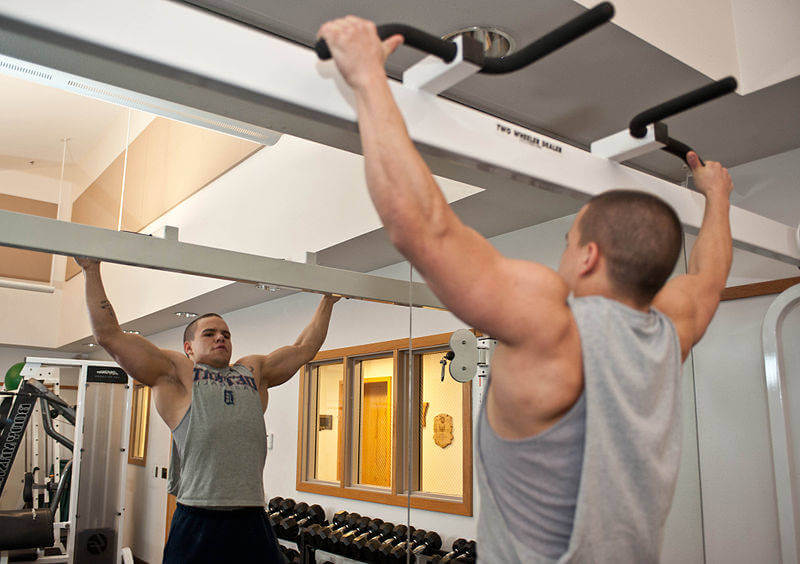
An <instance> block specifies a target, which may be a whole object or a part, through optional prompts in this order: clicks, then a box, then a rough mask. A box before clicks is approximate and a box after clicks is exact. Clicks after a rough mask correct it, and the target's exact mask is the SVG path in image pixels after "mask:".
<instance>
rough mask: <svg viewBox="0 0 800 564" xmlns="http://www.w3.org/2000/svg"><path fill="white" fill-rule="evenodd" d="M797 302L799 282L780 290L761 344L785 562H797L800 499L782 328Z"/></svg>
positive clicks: (799, 292) (762, 330)
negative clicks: (794, 484)
mask: <svg viewBox="0 0 800 564" xmlns="http://www.w3.org/2000/svg"><path fill="white" fill-rule="evenodd" d="M798 306H800V284H797V285H795V286H792V287H791V288H789V289H787V290H786V291H784V292H783V293H782V294H780V295H779V296H778V297H777V298H775V301H774V302H772V305H770V306H769V309H768V310H767V313H766V315H765V316H764V323H763V325H762V328H761V344H762V346H763V348H764V376H765V378H766V384H767V407H768V410H769V432H770V440H771V442H772V466H773V472H774V475H775V494H776V500H777V503H778V531H779V535H780V550H781V559H782V561H783V562H784V564H789V563H794V562H798V555H800V553H798V539H799V538H800V531H798V528H797V526H798V523H800V518H798V517H799V516H800V506H799V505H800V501H798V498H797V495H796V492H795V488H794V486H793V484H792V480H793V479H794V476H795V474H794V472H793V466H794V463H793V451H794V449H793V447H792V441H791V436H790V430H789V429H790V427H789V417H788V413H787V412H786V406H785V405H784V395H785V393H786V391H785V384H784V382H785V380H786V378H787V374H786V373H785V370H784V365H783V357H782V354H783V351H782V349H783V345H782V342H781V328H782V325H783V321H784V319H785V318H786V315H787V314H788V313H789V312H790V311H791V310H792V309H793V308H795V307H798Z"/></svg>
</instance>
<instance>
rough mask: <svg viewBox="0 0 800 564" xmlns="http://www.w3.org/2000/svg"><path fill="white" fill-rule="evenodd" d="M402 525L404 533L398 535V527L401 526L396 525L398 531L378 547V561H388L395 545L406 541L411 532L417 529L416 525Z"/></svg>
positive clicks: (376, 556)
mask: <svg viewBox="0 0 800 564" xmlns="http://www.w3.org/2000/svg"><path fill="white" fill-rule="evenodd" d="M402 527H403V531H402V535H399V536H398V532H397V529H398V528H399V527H395V531H396V532H395V534H393V535H392V536H391V537H389V538H388V539H386V540H385V541H384V542H382V543H381V545H380V546H379V547H378V552H377V553H376V554H375V558H376V560H375V561H376V562H387V561H388V558H389V555H391V554H392V550H393V549H394V547H395V546H397V545H398V544H400V543H401V542H404V541H406V540H407V539H408V536H409V533H410V534H411V535H413V534H414V531H415V529H414V527H410V528H407V527H406V526H405V525H403V526H402Z"/></svg>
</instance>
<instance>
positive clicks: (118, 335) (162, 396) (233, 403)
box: [77, 258, 338, 564]
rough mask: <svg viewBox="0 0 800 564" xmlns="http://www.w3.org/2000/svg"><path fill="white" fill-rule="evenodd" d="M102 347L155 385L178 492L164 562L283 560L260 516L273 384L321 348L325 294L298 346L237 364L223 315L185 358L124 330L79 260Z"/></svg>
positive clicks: (204, 324) (201, 320) (201, 327)
mask: <svg viewBox="0 0 800 564" xmlns="http://www.w3.org/2000/svg"><path fill="white" fill-rule="evenodd" d="M77 261H78V264H80V266H81V268H83V272H84V275H85V277H86V304H87V306H88V309H89V317H90V319H91V322H92V332H93V333H94V336H95V339H97V343H98V344H99V345H100V346H102V347H103V348H104V349H105V350H106V351H108V353H109V354H110V355H111V356H112V357H113V358H114V360H115V361H116V362H117V363H118V364H119V365H120V366H121V367H122V368H123V370H125V372H127V373H128V374H129V375H130V376H131V377H133V378H134V379H136V380H138V381H139V382H141V383H143V384H146V385H148V386H150V387H151V388H152V389H153V398H154V401H155V405H156V410H157V411H158V413H159V415H161V418H162V419H163V420H164V422H165V423H166V424H167V426H169V428H170V430H171V431H172V438H173V445H172V460H171V462H170V480H169V486H168V491H169V493H172V494H174V495H175V496H177V500H178V506H177V509H176V510H175V513H174V515H173V517H172V525H171V527H170V532H169V538H168V539H167V544H166V546H165V548H164V563H165V564H173V563H175V564H177V563H206V562H208V563H211V562H214V563H216V562H256V561H258V562H284V561H285V559H284V558H283V556H282V555H281V553H280V551H279V549H278V545H277V542H276V540H275V537H274V535H273V532H272V529H271V527H270V524H269V521H268V520H267V516H266V513H265V512H264V484H263V471H264V462H265V460H266V455H267V436H266V428H265V426H264V412H265V411H266V409H267V402H268V400H269V388H271V387H273V386H279V385H281V384H283V383H284V382H286V381H287V380H289V379H290V378H291V377H292V376H293V375H294V374H295V373H296V372H297V371H298V370H299V369H300V367H301V366H303V365H304V364H306V363H307V362H309V361H310V360H311V359H312V358H314V356H315V355H316V354H317V352H318V351H319V349H320V347H321V346H322V343H323V342H324V341H325V336H326V335H327V332H328V324H329V322H330V318H331V312H332V309H333V304H334V303H336V301H337V300H338V298H334V297H331V296H325V297H324V298H322V302H321V303H320V305H319V307H318V308H317V311H316V313H315V314H314V317H313V319H312V320H311V323H309V325H308V326H307V327H306V328H305V329H304V330H303V332H302V333H301V334H300V336H299V337H298V338H297V340H296V341H295V343H294V344H293V345H289V346H285V347H281V348H279V349H277V350H275V351H273V352H272V353H270V354H268V355H249V356H245V357H242V358H240V359H239V360H237V361H236V362H235V363H233V364H230V361H231V352H232V345H231V333H230V329H228V325H227V324H226V323H225V321H224V320H223V319H222V317H221V316H219V315H217V314H214V313H211V314H206V315H203V316H200V317H198V318H196V319H194V320H193V321H192V322H191V323H190V324H189V325H188V326H187V327H186V330H185V331H184V335H183V352H182V353H179V352H177V351H171V350H164V349H160V348H158V347H156V346H155V345H153V344H152V343H151V342H150V341H148V340H147V339H145V338H144V337H141V336H139V335H134V334H128V333H124V332H123V331H122V330H121V329H120V326H119V323H118V322H117V318H116V315H115V314H114V310H113V308H112V307H111V303H110V302H109V301H108V298H107V297H106V293H105V290H104V288H103V282H102V279H101V277H100V263H99V262H97V261H94V260H90V259H85V258H78V259H77Z"/></svg>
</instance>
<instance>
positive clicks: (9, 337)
mask: <svg viewBox="0 0 800 564" xmlns="http://www.w3.org/2000/svg"><path fill="white" fill-rule="evenodd" d="M0 312H2V315H3V323H0V345H19V346H27V347H47V348H56V347H58V346H59V345H60V343H59V339H58V335H59V325H60V323H61V290H56V291H55V292H54V293H52V294H46V293H41V292H30V291H27V290H14V289H10V288H0ZM84 317H85V314H84Z"/></svg>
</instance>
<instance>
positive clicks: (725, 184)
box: [686, 151, 733, 200]
mask: <svg viewBox="0 0 800 564" xmlns="http://www.w3.org/2000/svg"><path fill="white" fill-rule="evenodd" d="M686 160H687V161H688V162H689V166H690V167H691V168H692V176H693V177H694V184H695V186H696V187H697V190H698V191H700V193H701V194H703V195H704V196H705V197H706V198H709V197H711V196H720V197H722V198H724V199H726V200H727V199H729V198H730V197H731V192H733V181H732V180H731V175H730V173H729V172H728V169H727V168H725V167H724V166H722V165H721V164H719V163H718V162H715V161H706V164H705V166H703V165H702V164H700V157H698V156H697V153H695V152H694V151H689V152H688V153H687V154H686Z"/></svg>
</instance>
